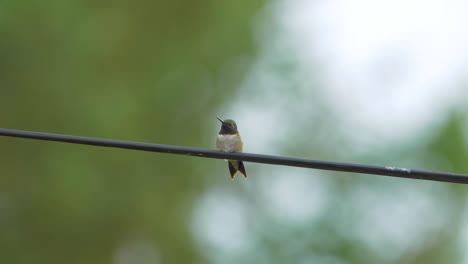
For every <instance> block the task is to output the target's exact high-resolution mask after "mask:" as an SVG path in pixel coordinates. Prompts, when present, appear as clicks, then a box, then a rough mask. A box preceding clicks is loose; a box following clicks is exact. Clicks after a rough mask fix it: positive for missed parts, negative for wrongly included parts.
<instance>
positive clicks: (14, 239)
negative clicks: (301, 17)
mask: <svg viewBox="0 0 468 264" xmlns="http://www.w3.org/2000/svg"><path fill="white" fill-rule="evenodd" d="M262 4H263V1H250V0H249V1H247V0H240V1H180V0H176V1H152V2H148V1H140V0H137V1H114V2H99V1H98V2H96V1H76V0H71V1H48V2H42V1H34V0H30V1H7V2H2V3H1V4H0V6H1V8H0V37H1V39H2V41H1V42H0V58H1V60H0V85H1V88H2V96H1V97H0V110H1V111H2V113H3V115H2V125H1V126H2V127H6V128H15V129H24V130H34V131H44V132H55V133H64V134H67V133H68V134H75V135H82V136H93V137H107V138H116V139H127V140H134V141H148V142H158V143H165V144H177V145H189V146H200V147H202V146H203V147H207V146H206V145H204V144H205V143H207V142H206V141H205V139H206V137H205V136H204V134H203V132H206V127H205V125H207V124H208V122H213V120H214V119H213V116H214V115H213V114H212V112H213V111H214V110H215V109H216V108H218V107H220V106H221V105H222V104H223V103H225V102H226V101H227V99H228V98H229V95H230V94H232V93H233V92H234V90H235V88H236V87H238V84H239V81H240V80H241V79H242V76H243V75H244V73H245V69H246V68H247V67H246V66H247V65H248V63H249V62H250V59H249V56H252V55H253V54H254V53H253V52H254V46H253V43H252V34H251V29H252V21H253V20H254V18H255V14H256V13H257V11H258V10H259V8H260V7H261V6H262ZM207 119H209V120H207ZM210 144H211V142H210ZM0 145H1V146H2V147H1V148H0V155H1V157H2V166H1V174H0V232H1V234H2V235H1V236H0V252H1V253H0V262H1V263H110V262H114V263H146V262H144V261H142V260H137V259H132V253H131V252H133V251H135V250H136V251H138V250H146V251H149V252H153V251H154V254H146V255H148V258H149V260H148V261H151V258H155V259H159V260H160V261H161V262H162V263H196V262H203V261H202V257H201V256H200V254H199V252H198V251H197V250H196V248H195V245H194V242H193V240H192V237H191V233H190V215H191V204H192V200H193V198H194V197H196V195H197V193H199V192H200V190H201V186H202V184H201V183H200V182H199V181H198V180H197V177H198V175H196V173H195V172H196V171H197V169H196V168H194V167H193V166H194V163H192V162H191V161H190V160H189V159H186V158H180V157H172V156H169V155H153V154H149V153H138V152H132V151H119V150H108V149H100V148H91V147H80V146H71V145H66V144H57V143H46V142H34V141H30V140H14V139H6V138H0ZM129 241H130V242H129ZM132 241H136V242H132ZM145 241H146V242H145ZM145 243H146V244H148V245H149V247H145V246H144V245H146V244H145ZM132 250H133V251H132ZM129 252H130V253H129ZM136 255H138V256H140V255H142V254H136ZM143 255H145V254H143Z"/></svg>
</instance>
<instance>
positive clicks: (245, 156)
mask: <svg viewBox="0 0 468 264" xmlns="http://www.w3.org/2000/svg"><path fill="white" fill-rule="evenodd" d="M0 136H7V137H19V138H29V139H38V140H48V141H59V142H67V143H74V144H84V145H92V146H100V147H110V148H123V149H133V150H142V151H151V152H162V153H169V154H178V155H188V156H196V157H204V158H213V159H229V160H243V161H248V162H256V163H265V164H273V165H284V166H293V167H303V168H312V169H321V170H331V171H344V172H354V173H364V174H374V175H384V176H393V177H400V178H409V179H418V180H431V181H441V182H455V183H465V184H466V183H468V175H465V174H456V173H447V172H434V171H423V170H411V169H404V168H397V167H381V166H370V165H359V164H352V163H342V162H331V161H321V160H310V159H300V158H290V157H281V156H271V155H261V154H252V153H227V152H220V151H217V150H211V149H200V148H190V147H179V146H169V145H161V144H150V143H141V142H131V141H120V140H111V139H100V138H89V137H78V136H70V135H60V134H49V133H41V132H30V131H21V130H13V129H1V128H0Z"/></svg>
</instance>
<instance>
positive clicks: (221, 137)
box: [216, 117, 247, 180]
mask: <svg viewBox="0 0 468 264" xmlns="http://www.w3.org/2000/svg"><path fill="white" fill-rule="evenodd" d="M216 118H217V119H218V120H219V121H220V122H221V130H219V134H218V138H217V139H216V149H217V150H220V151H223V152H243V151H244V142H242V138H241V136H240V134H239V131H238V130H237V124H236V122H234V120H232V119H226V120H222V119H220V118H219V117H216ZM228 165H229V172H230V173H231V179H232V180H234V178H235V177H236V174H237V172H238V171H240V173H242V174H243V175H244V177H245V178H247V173H246V172H245V168H244V163H243V162H242V161H239V160H228Z"/></svg>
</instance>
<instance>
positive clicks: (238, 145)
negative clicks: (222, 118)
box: [216, 135, 244, 152]
mask: <svg viewBox="0 0 468 264" xmlns="http://www.w3.org/2000/svg"><path fill="white" fill-rule="evenodd" d="M216 149H218V150H221V151H224V152H242V151H243V150H244V144H243V143H242V139H241V137H240V136H239V135H218V138H217V139H216Z"/></svg>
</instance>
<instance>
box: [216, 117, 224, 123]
mask: <svg viewBox="0 0 468 264" xmlns="http://www.w3.org/2000/svg"><path fill="white" fill-rule="evenodd" d="M216 118H217V119H218V120H219V122H221V123H223V124H224V122H223V120H222V119H221V118H219V117H216Z"/></svg>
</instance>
